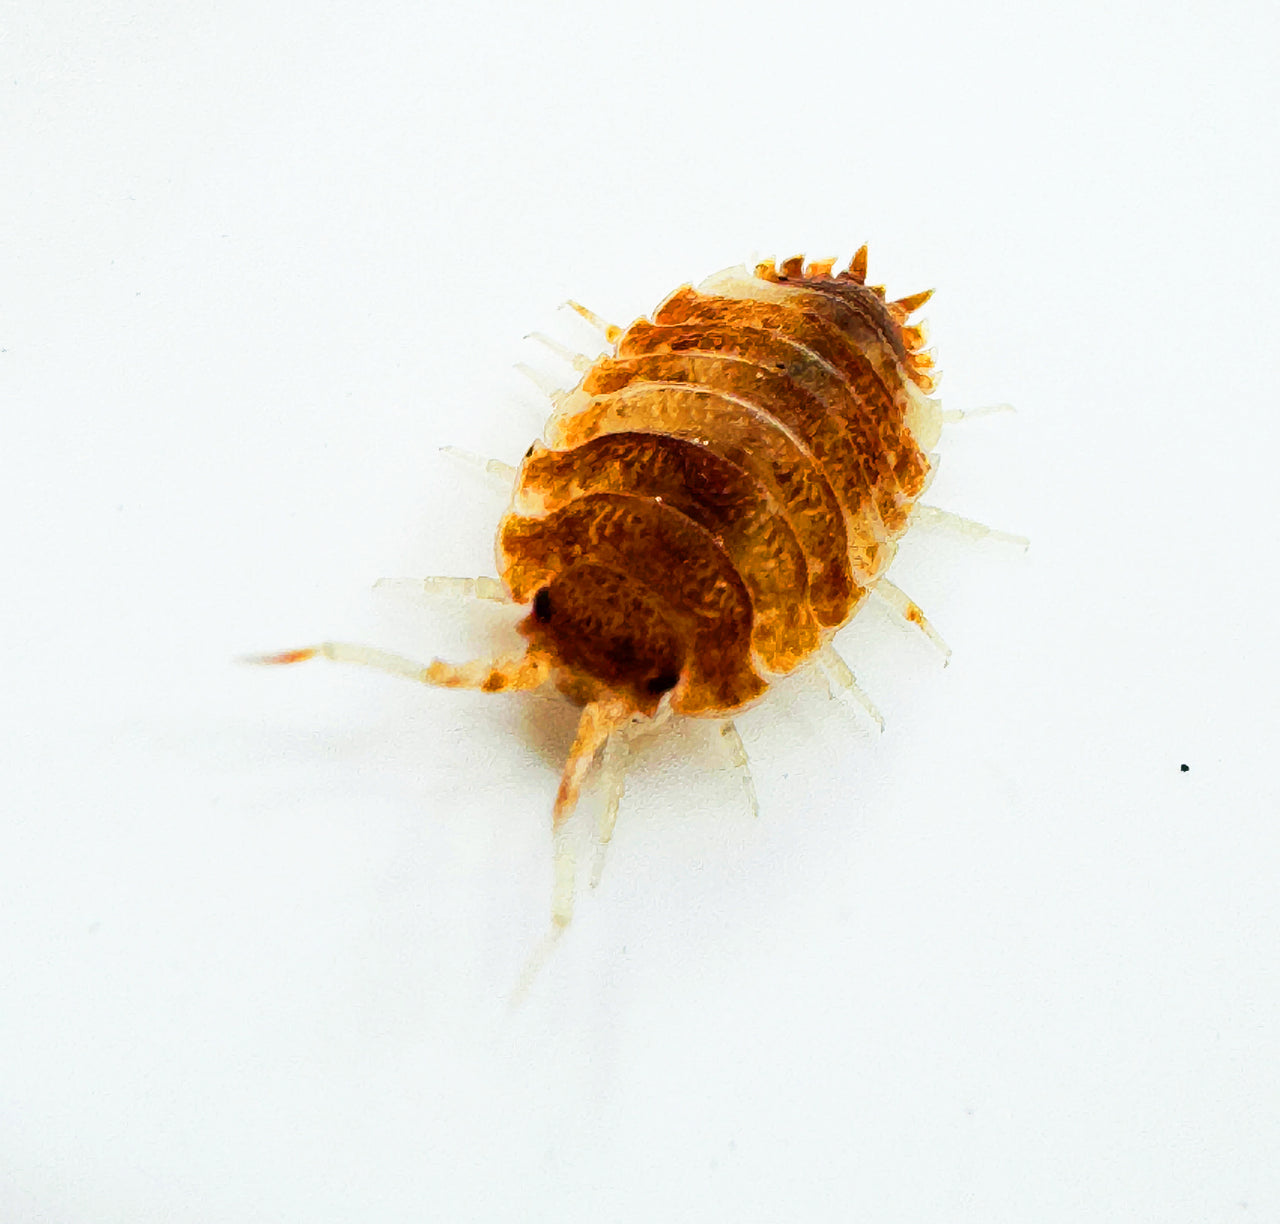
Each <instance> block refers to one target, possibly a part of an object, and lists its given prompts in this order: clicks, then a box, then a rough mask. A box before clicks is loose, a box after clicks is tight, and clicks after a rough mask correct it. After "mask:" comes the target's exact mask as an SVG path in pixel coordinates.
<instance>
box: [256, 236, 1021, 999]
mask: <svg viewBox="0 0 1280 1224" xmlns="http://www.w3.org/2000/svg"><path fill="white" fill-rule="evenodd" d="M834 269H835V265H834V261H821V262H816V263H810V264H809V265H808V266H807V267H806V266H805V264H804V262H803V260H801V259H799V258H796V259H788V260H785V261H784V262H783V263H782V264H780V265H775V264H774V263H772V262H769V263H764V264H761V265H759V266H758V267H757V268H756V269H755V270H754V271H753V272H749V271H747V270H746V269H745V268H739V269H732V270H730V271H727V272H723V273H720V274H718V275H716V276H713V277H711V278H709V279H708V280H706V281H704V282H703V283H702V284H701V285H700V286H698V287H697V288H696V289H695V288H692V287H690V286H685V287H683V288H680V289H677V290H676V291H675V292H674V293H672V294H670V295H669V296H668V297H667V298H666V299H665V300H664V301H663V302H662V303H661V304H660V305H659V306H658V308H657V309H656V310H655V311H654V312H653V315H652V317H651V318H645V319H639V320H637V321H636V322H635V323H633V324H632V325H631V326H630V327H627V328H618V327H613V326H610V325H608V324H605V323H604V322H603V320H599V319H597V318H596V317H595V316H594V315H592V313H591V312H590V311H588V310H586V309H585V308H583V307H576V306H575V309H577V310H578V312H579V313H580V314H583V315H584V317H587V318H588V319H589V320H591V321H592V322H593V323H595V324H596V325H598V326H600V327H601V328H602V329H603V330H604V333H605V336H606V338H607V339H608V341H609V342H610V343H611V344H612V349H611V351H610V352H608V353H607V354H605V355H603V356H601V357H600V358H598V359H597V360H595V361H594V362H593V361H591V360H590V359H588V358H581V359H579V358H576V357H575V355H573V354H568V353H563V352H562V355H564V356H568V357H569V358H570V359H571V360H573V361H574V364H575V365H576V366H577V368H578V369H579V370H580V371H582V378H581V380H580V381H579V383H578V385H577V386H576V387H575V388H574V389H573V390H572V391H570V392H559V391H556V392H553V393H552V397H553V399H554V401H555V403H556V412H555V414H554V415H553V416H552V418H551V420H550V421H549V422H548V425H547V429H546V432H545V438H544V439H543V440H542V441H540V442H535V443H534V445H533V446H531V447H529V449H528V451H527V453H526V455H525V457H524V460H523V462H522V463H521V464H520V466H519V468H518V469H512V468H511V467H510V466H509V465H507V464H505V463H502V462H501V461H499V460H488V461H486V460H484V459H481V458H480V457H478V456H470V460H471V461H473V462H476V463H477V464H478V465H479V466H481V467H482V468H484V470H486V471H487V472H488V473H490V474H493V475H498V476H500V477H501V478H502V479H503V480H504V481H507V480H509V479H510V478H511V477H512V475H514V490H513V496H512V502H511V506H510V509H509V511H508V513H507V514H506V515H505V517H504V518H503V520H502V522H501V524H500V526H499V531H498V541H497V561H498V567H499V574H500V578H499V579H494V578H489V577H485V578H478V579H463V578H450V577H442V578H435V579H425V580H421V581H413V580H411V581H409V586H410V587H417V588H419V589H422V588H425V589H426V590H433V591H438V592H442V593H461V594H465V595H474V596H476V597H478V598H482V599H497V600H500V601H506V600H509V601H510V602H513V603H515V604H518V605H523V607H524V613H523V620H522V621H521V622H520V625H519V629H520V632H521V633H522V634H523V636H524V638H525V639H526V641H525V644H524V646H523V647H522V648H521V649H520V650H518V651H514V652H511V653H505V654H499V655H497V656H495V657H492V658H484V659H475V660H471V661H469V662H465V663H460V664H451V663H447V662H445V661H443V660H441V659H436V660H434V661H432V662H431V663H429V664H426V665H423V664H420V663H418V662H415V661H414V660H411V659H407V658H404V657H402V656H400V655H396V654H391V653H389V652H387V651H383V650H378V649H373V648H370V647H365V646H359V645H356V644H352V643H344V642H323V643H320V644H318V645H314V646H309V647H305V648H302V649H293V650H286V651H282V652H278V653H276V654H272V655H266V656H262V657H260V658H259V659H258V661H259V662H263V663H270V664H293V663H298V662H301V661H302V660H304V659H310V658H317V657H323V658H328V659H333V660H337V661H341V662H347V663H357V664H361V665H364V666H367V667H373V668H376V669H378V670H381V671H384V672H388V673H391V674H393V675H398V676H402V677H407V678H409V679H412V680H415V681H419V682H421V683H424V684H429V685H435V686H440V687H446V688H471V689H480V690H482V691H484V692H488V693H498V692H515V691H529V690H534V689H538V688H540V687H542V686H543V685H545V684H548V683H554V684H555V685H556V686H557V687H558V688H559V689H560V690H561V692H563V693H564V694H565V695H566V696H568V697H569V698H570V699H571V700H572V701H573V702H575V703H576V704H578V705H580V706H581V707H582V711H581V714H580V716H579V720H578V728H577V732H576V734H575V737H574V740H573V744H572V746H571V748H570V749H569V753H568V759H567V761H566V763H565V766H564V771H563V773H562V775H561V779H560V784H559V789H558V791H557V793H556V799H555V804H554V807H553V809H552V829H553V831H554V836H555V884H554V888H553V893H552V919H553V927H552V934H553V936H554V934H555V933H556V932H558V931H560V930H563V929H564V927H565V926H566V925H567V924H568V922H569V920H570V915H571V914H572V910H573V895H574V879H575V867H574V863H575V858H574V851H573V848H572V844H571V842H570V840H569V836H568V818H569V815H570V813H572V812H573V810H574V808H575V806H576V804H577V802H578V798H579V795H580V793H581V791H582V787H583V785H584V782H585V779H586V778H587V776H588V773H589V772H590V770H591V768H592V766H593V762H594V761H595V760H596V759H597V757H599V758H600V759H601V766H600V774H601V790H602V792H603V796H604V799H603V803H602V804H601V805H600V811H599V818H598V819H599V823H598V828H597V835H598V845H599V847H600V849H601V850H602V849H603V847H604V845H605V844H606V843H607V842H608V840H609V837H610V836H611V834H612V830H613V822H614V818H615V816H616V813H617V808H618V802H619V800H620V798H621V794H622V778H623V776H624V773H625V768H626V760H627V755H628V753H629V752H630V750H631V749H630V747H629V744H630V742H631V740H632V738H633V737H634V736H635V735H636V734H638V733H639V732H641V731H643V730H644V729H645V728H653V727H656V726H658V725H659V724H660V723H661V722H662V721H663V720H664V719H665V718H666V717H667V715H668V714H673V713H674V714H684V715H691V716H694V717H700V718H716V719H719V720H721V736H722V738H723V741H724V743H725V744H726V746H727V748H728V751H729V752H730V754H731V755H732V760H733V767H734V769H735V770H737V771H739V772H740V774H741V777H742V779H743V782H744V786H745V790H746V794H747V796H748V800H749V802H750V804H751V806H752V807H753V808H754V806H755V800H754V790H753V789H752V786H751V783H750V777H749V774H748V772H747V768H746V752H745V748H744V746H743V743H742V740H741V739H740V738H739V736H738V733H737V731H736V730H735V728H734V725H733V722H732V719H733V716H734V715H735V713H736V712H737V711H739V710H741V709H743V708H744V707H745V706H747V705H749V704H750V703H752V702H753V701H755V700H756V699H757V698H759V697H760V696H761V695H762V694H763V693H764V692H765V691H766V690H767V688H768V687H769V684H770V683H771V681H772V679H773V678H775V677H778V676H781V675H784V674H786V673H788V672H791V671H793V670H795V669H797V668H799V667H801V666H803V665H805V664H806V663H808V662H813V663H815V664H816V665H817V667H818V668H819V669H820V670H821V672H822V674H823V675H824V676H825V677H826V679H827V682H828V684H829V686H830V689H831V693H832V695H833V696H837V695H843V696H846V697H848V698H850V699H852V700H853V701H855V702H857V703H858V704H860V705H861V706H862V707H863V709H865V710H866V711H867V712H868V713H870V714H871V716H872V717H873V718H875V719H876V720H877V721H878V722H881V723H882V720H881V719H880V717H879V714H878V713H877V712H876V710H875V708H874V706H872V705H871V703H870V701H869V699H868V698H867V697H866V696H865V695H864V694H862V693H861V691H860V690H859V689H858V687H857V682H856V680H855V678H854V676H853V673H852V671H851V669H850V668H849V666H848V664H846V663H845V661H844V660H843V659H842V658H841V657H840V655H839V653H838V652H837V651H836V650H835V649H834V647H833V646H832V644H831V638H832V637H833V635H834V634H835V632H836V630H837V629H839V628H840V627H841V626H842V625H844V624H845V623H846V622H847V621H848V620H849V619H850V617H852V616H853V615H854V614H855V613H856V612H857V610H858V608H859V607H860V606H861V604H862V603H863V601H864V600H865V599H866V598H867V597H868V596H869V595H871V594H872V593H874V594H875V595H876V597H877V598H879V599H880V600H882V601H883V602H884V603H886V604H887V605H888V607H889V608H890V609H892V610H893V611H894V612H896V613H897V615H898V616H900V617H901V618H903V619H904V620H905V621H908V622H911V623H913V624H915V625H916V626H918V627H919V628H920V629H921V630H922V631H923V632H924V633H925V634H926V635H927V636H929V637H931V638H932V639H933V640H934V641H935V643H936V644H938V645H939V646H940V647H941V648H942V649H943V651H944V653H946V647H945V644H943V643H942V642H941V639H939V638H938V637H937V635H936V634H935V633H934V631H933V629H932V628H931V626H930V625H929V624H928V621H927V620H926V618H925V617H924V614H923V613H922V612H921V610H920V608H919V607H918V606H917V605H916V604H915V603H913V602H912V601H911V600H910V599H909V598H908V597H907V596H906V594H905V593H904V592H902V591H900V590H898V589H897V588H896V587H895V586H893V584H892V583H890V582H889V581H888V580H887V578H886V577H885V571H886V570H887V569H888V567H889V565H890V563H891V562H892V560H893V557H894V553H895V550H896V548H897V543H898V540H899V538H900V536H901V535H902V534H903V532H904V531H906V529H907V526H908V523H909V522H910V521H912V518H913V515H914V516H915V518H916V519H920V518H932V519H933V520H934V521H939V520H940V519H941V520H945V519H947V518H950V519H951V520H952V522H953V524H954V525H957V526H959V527H960V529H961V530H963V531H965V532H966V533H967V534H970V535H971V536H974V537H975V538H982V537H983V536H1000V535H1001V534H1002V533H997V532H992V531H991V530H990V529H989V528H985V527H983V526H981V525H980V524H975V523H972V522H969V521H968V520H964V519H958V518H956V517H955V516H949V515H947V513H946V512H945V511H941V510H938V509H936V508H929V507H919V506H918V505H917V502H918V499H919V497H920V495H921V493H922V492H923V491H924V489H925V487H926V485H927V483H928V480H929V476H930V472H931V462H930V456H929V453H928V452H929V451H930V450H931V449H932V447H933V446H934V445H935V443H936V442H937V440H938V436H939V433H940V431H941V426H942V422H943V414H942V412H941V410H940V407H939V405H938V404H937V402H936V401H934V400H932V399H930V398H929V393H930V392H931V391H932V390H933V374H932V372H931V366H932V362H931V360H930V358H929V357H928V355H927V354H926V353H924V352H923V351H922V346H923V344H924V338H925V337H924V330H923V327H921V326H912V325H911V324H910V323H909V317H910V315H911V314H912V312H913V311H915V310H916V309H917V308H918V307H919V306H921V305H923V303H924V302H925V300H926V299H927V298H928V296H929V295H928V294H927V293H920V294H915V295H913V296H911V297H905V298H901V299H899V300H897V301H888V300H887V299H886V297H885V293H884V291H883V290H882V289H880V288H878V287H874V286H868V285H867V284H866V248H865V247H864V248H862V249H861V250H860V251H858V253H857V254H856V255H855V256H854V257H853V259H852V261H851V262H850V264H849V266H848V267H847V268H846V269H845V270H844V271H841V272H836V271H835V270H834ZM543 339H546V338H545V337H543ZM549 343H551V344H552V347H557V348H558V346H556V345H555V343H554V342H553V341H551V342H549ZM966 415H972V414H967V413H963V412H959V413H949V414H948V415H947V419H948V420H958V419H961V418H962V417H964V416H966ZM463 457H466V456H465V452H464V453H463ZM1004 538H1005V539H1007V540H1010V541H1017V542H1020V543H1022V544H1023V545H1024V546H1025V543H1026V541H1021V540H1018V538H1017V537H1009V536H1005V537H1004ZM882 725H883V724H882ZM598 861H599V860H598ZM594 878H595V879H598V870H597V873H596V875H595V877H594ZM537 963H538V961H537V959H536V958H535V960H534V962H532V965H533V966H536V964H537ZM526 980H527V979H526Z"/></svg>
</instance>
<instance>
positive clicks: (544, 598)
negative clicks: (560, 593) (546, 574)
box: [533, 587, 551, 625]
mask: <svg viewBox="0 0 1280 1224" xmlns="http://www.w3.org/2000/svg"><path fill="white" fill-rule="evenodd" d="M533 619H534V620H536V621H539V622H540V623H541V624H544V625H545V624H546V623H547V622H548V621H549V620H550V619H551V588H550V587H542V588H540V589H539V591H538V593H537V594H536V595H535V596H534V597H533Z"/></svg>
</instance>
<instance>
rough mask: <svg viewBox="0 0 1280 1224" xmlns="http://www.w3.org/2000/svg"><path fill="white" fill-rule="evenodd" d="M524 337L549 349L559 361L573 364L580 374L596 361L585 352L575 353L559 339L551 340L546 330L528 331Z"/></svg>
mask: <svg viewBox="0 0 1280 1224" xmlns="http://www.w3.org/2000/svg"><path fill="white" fill-rule="evenodd" d="M525 339H526V340H536V341H537V342H538V343H539V344H540V345H542V347H543V348H545V349H548V350H550V351H551V352H553V353H554V354H555V355H556V356H557V357H559V358H560V360H561V361H565V362H567V363H568V364H569V365H571V366H573V368H574V369H575V370H577V371H578V373H580V374H585V373H586V372H587V371H588V370H589V369H591V367H592V366H593V365H595V363H596V362H595V358H593V357H588V356H587V355H586V353H575V352H574V351H573V349H571V348H569V347H568V346H566V345H563V344H561V343H560V341H559V340H553V339H552V338H551V337H550V336H548V335H547V333H546V332H530V333H529V334H528V335H527V336H526V337H525Z"/></svg>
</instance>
